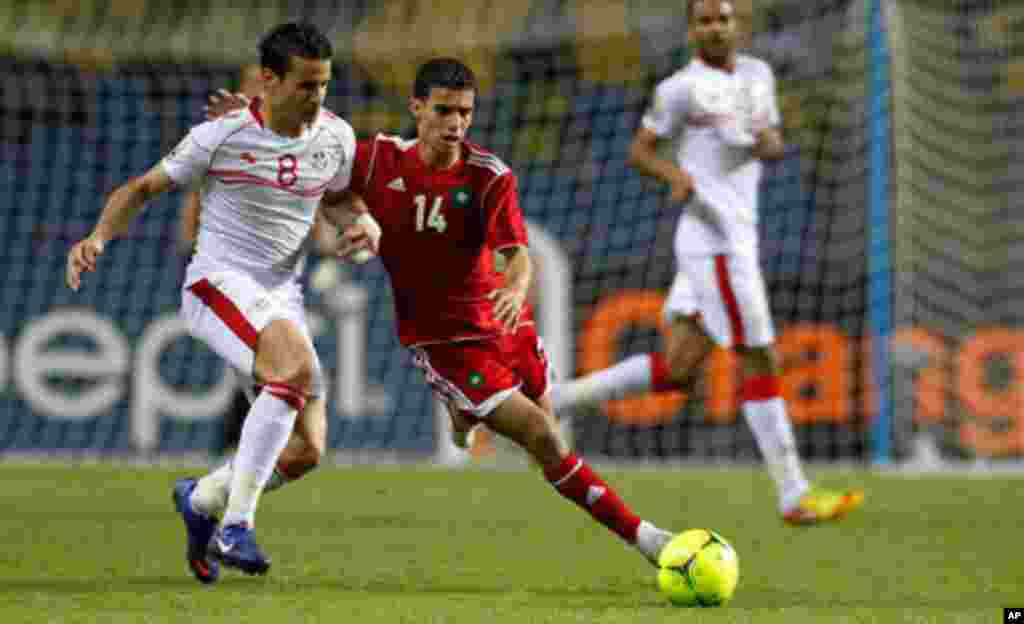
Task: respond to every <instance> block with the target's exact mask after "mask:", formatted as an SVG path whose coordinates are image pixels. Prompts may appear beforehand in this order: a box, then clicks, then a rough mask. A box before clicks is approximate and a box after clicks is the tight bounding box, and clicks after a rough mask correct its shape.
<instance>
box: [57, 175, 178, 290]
mask: <svg viewBox="0 0 1024 624" xmlns="http://www.w3.org/2000/svg"><path fill="white" fill-rule="evenodd" d="M172 186H173V182H172V181H171V178H170V177H169V176H168V175H167V173H166V172H165V171H164V169H163V167H162V166H161V165H159V164H158V165H156V166H154V167H153V168H152V169H150V170H149V171H147V172H146V173H145V174H144V175H141V176H139V177H137V178H133V179H131V180H129V181H128V182H126V183H125V184H123V185H121V186H119V187H117V188H116V189H115V190H114V192H113V193H111V194H110V196H109V197H108V198H107V203H106V204H105V205H104V206H103V212H102V214H101V215H100V219H99V221H98V222H97V223H96V227H94V228H93V230H92V233H91V234H89V236H88V237H86V238H85V239H83V240H80V241H78V242H77V243H75V245H74V246H72V247H71V251H70V252H69V253H68V263H67V270H66V272H65V281H66V282H67V285H68V286H69V287H70V288H71V289H72V290H78V288H79V287H80V286H81V284H82V273H83V272H89V271H95V270H96V261H97V260H98V259H99V257H100V255H102V254H103V249H104V247H106V244H107V243H109V242H110V241H112V240H113V239H115V238H117V237H118V236H121V235H123V234H125V233H126V232H127V231H128V228H129V226H131V223H132V221H134V220H135V217H136V216H137V215H138V214H139V212H140V211H141V210H142V207H143V206H144V205H145V204H146V202H147V201H149V200H150V199H153V198H154V197H156V196H158V195H160V194H161V193H164V192H166V191H167V190H169V189H170V188H171V187H172Z"/></svg>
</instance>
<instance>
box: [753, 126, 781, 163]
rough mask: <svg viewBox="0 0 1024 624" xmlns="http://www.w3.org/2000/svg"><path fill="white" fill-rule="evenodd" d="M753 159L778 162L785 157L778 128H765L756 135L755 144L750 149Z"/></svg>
mask: <svg viewBox="0 0 1024 624" xmlns="http://www.w3.org/2000/svg"><path fill="white" fill-rule="evenodd" d="M751 151H752V152H753V154H754V158H758V159H760V160H780V159H782V157H783V156H785V155H786V144H785V143H784V142H783V141H782V133H781V132H779V129H778V128H765V129H764V130H761V131H760V132H758V133H757V143H755V144H754V147H753V148H752V149H751Z"/></svg>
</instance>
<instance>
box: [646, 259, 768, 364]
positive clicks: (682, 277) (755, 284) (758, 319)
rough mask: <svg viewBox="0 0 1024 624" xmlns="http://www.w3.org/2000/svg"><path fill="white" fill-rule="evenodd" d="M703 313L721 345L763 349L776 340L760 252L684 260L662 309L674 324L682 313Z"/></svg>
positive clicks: (710, 332) (703, 320) (704, 321)
mask: <svg viewBox="0 0 1024 624" xmlns="http://www.w3.org/2000/svg"><path fill="white" fill-rule="evenodd" d="M693 315H698V316H699V317H700V322H701V325H702V326H703V327H704V330H705V331H707V332H708V335H710V336H711V338H712V339H713V340H714V341H715V343H717V344H718V345H719V346H721V347H725V348H729V347H732V346H748V347H763V346H767V345H770V344H772V343H773V342H774V341H775V329H774V327H773V325H772V316H771V310H770V309H769V307H768V295H767V292H766V291H765V286H764V279H763V278H762V277H761V267H760V264H759V263H758V259H757V257H756V256H752V255H745V254H720V255H714V256H685V257H682V258H679V272H678V273H676V278H675V281H673V282H672V289H671V290H670V291H669V293H668V298H667V299H666V300H665V306H664V307H663V308H662V316H663V318H664V319H665V322H666V323H668V324H669V325H671V324H672V322H673V321H675V319H676V318H677V317H679V316H693Z"/></svg>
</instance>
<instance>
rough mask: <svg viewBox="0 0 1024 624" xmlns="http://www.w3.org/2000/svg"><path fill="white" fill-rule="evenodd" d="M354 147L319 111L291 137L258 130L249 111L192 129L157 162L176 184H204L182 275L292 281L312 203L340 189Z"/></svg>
mask: <svg viewBox="0 0 1024 624" xmlns="http://www.w3.org/2000/svg"><path fill="white" fill-rule="evenodd" d="M355 149H356V138H355V133H354V132H353V130H352V127H351V126H350V125H349V124H348V123H347V122H345V121H344V120H343V119H341V118H339V117H337V116H336V115H334V114H333V113H331V112H329V111H327V110H326V109H321V112H320V115H319V117H318V118H317V119H316V121H315V122H314V123H313V124H312V125H311V126H310V127H308V128H307V129H305V130H304V131H303V133H302V136H300V137H294V138H292V137H285V136H281V135H278V134H276V133H274V132H273V131H271V130H270V129H269V128H266V127H265V126H264V124H263V119H262V116H261V115H260V113H259V111H258V110H257V109H256V108H254V107H250V108H247V109H244V110H239V111H235V112H233V113H230V114H228V115H225V116H223V117H221V118H219V119H216V120H214V121H208V122H206V123H202V124H199V125H198V126H195V127H194V128H192V130H191V131H190V132H189V133H188V135H187V136H186V137H185V138H184V139H183V140H182V141H181V143H179V144H178V146H177V147H175V148H174V150H173V151H171V153H170V154H169V155H168V156H167V157H166V158H164V160H163V161H162V165H163V168H164V170H165V171H166V172H167V175H168V176H169V177H170V178H171V180H173V181H174V183H175V184H176V185H178V186H181V187H185V186H191V185H193V184H194V183H196V182H199V181H201V180H203V179H205V180H206V184H205V185H204V189H203V191H202V197H201V203H202V216H201V219H200V225H199V235H198V238H197V241H196V254H195V257H194V258H193V260H192V265H191V267H190V273H193V272H210V271H216V270H223V269H233V270H241V271H243V272H244V273H246V274H248V275H250V276H252V277H253V278H254V279H256V281H257V282H259V283H263V284H267V285H273V284H274V283H281V282H284V281H287V280H289V279H294V278H295V277H296V276H297V275H298V274H299V273H301V271H302V268H303V265H304V260H305V257H306V254H307V252H308V246H309V242H308V241H309V234H310V231H311V229H312V227H313V221H314V218H315V215H316V210H317V206H318V205H319V203H320V199H321V197H323V194H324V192H325V191H327V190H332V191H340V190H344V189H346V188H348V184H349V179H350V177H351V174H352V162H353V160H354V158H355ZM193 270H195V271H193Z"/></svg>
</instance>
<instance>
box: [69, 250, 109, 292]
mask: <svg viewBox="0 0 1024 624" xmlns="http://www.w3.org/2000/svg"><path fill="white" fill-rule="evenodd" d="M105 246H106V245H105V243H104V242H103V240H101V239H100V238H99V237H97V236H89V237H88V238H85V239H82V240H80V241H78V242H77V243H75V244H74V246H72V247H71V251H70V252H68V264H67V268H66V270H65V274H64V281H65V282H66V283H67V285H68V288H70V289H71V290H74V291H78V289H79V288H80V287H81V285H82V273H88V272H91V271H95V270H96V262H97V260H99V257H100V256H101V255H102V254H103V248H104V247H105Z"/></svg>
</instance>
